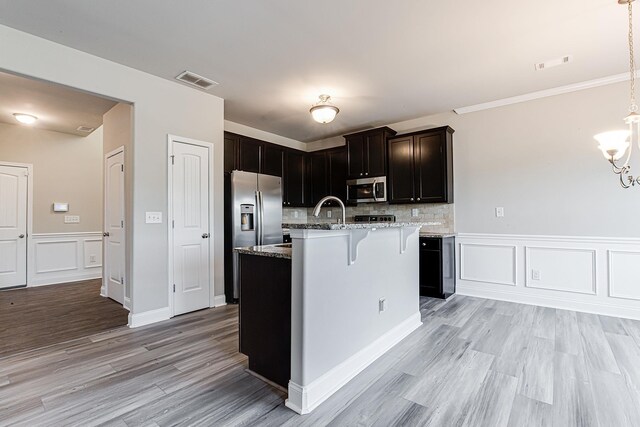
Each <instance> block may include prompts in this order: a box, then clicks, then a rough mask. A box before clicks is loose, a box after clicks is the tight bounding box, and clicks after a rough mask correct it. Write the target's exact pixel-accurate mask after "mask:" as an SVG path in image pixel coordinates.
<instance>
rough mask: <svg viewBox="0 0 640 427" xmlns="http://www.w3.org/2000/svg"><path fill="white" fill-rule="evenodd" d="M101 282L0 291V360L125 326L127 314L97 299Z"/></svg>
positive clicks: (116, 305) (108, 300) (103, 300)
mask: <svg viewBox="0 0 640 427" xmlns="http://www.w3.org/2000/svg"><path fill="white" fill-rule="evenodd" d="M101 283H102V280H101V279H93V280H83V281H81V282H74V283H64V284H58V285H49V286H37V287H32V288H22V289H11V290H3V291H0V357H3V356H7V355H10V354H15V353H18V352H21V351H25V350H30V349H34V348H40V347H45V346H48V345H51V344H56V343H60V342H65V341H69V340H72V339H75V338H80V337H86V336H88V335H92V334H95V333H97V332H103V331H108V330H110V329H113V328H116V327H119V326H123V325H126V324H127V321H128V316H129V312H128V311H127V310H125V309H124V308H122V305H120V304H118V303H117V302H115V301H112V300H110V299H109V298H104V297H101V296H100V286H101ZM0 384H2V382H1V381H0Z"/></svg>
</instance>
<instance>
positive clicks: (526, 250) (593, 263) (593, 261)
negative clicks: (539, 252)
mask: <svg viewBox="0 0 640 427" xmlns="http://www.w3.org/2000/svg"><path fill="white" fill-rule="evenodd" d="M532 249H546V250H550V251H574V252H589V253H591V277H592V279H591V291H589V292H585V291H576V290H574V289H569V288H560V287H555V288H552V287H549V286H540V285H538V284H536V283H534V282H533V280H532V279H531V277H530V276H529V267H530V266H531V260H530V257H531V250H532ZM524 272H525V274H524V286H525V287H527V288H532V289H546V290H549V291H562V292H571V293H574V294H584V295H596V294H597V285H596V278H597V277H598V269H597V267H596V250H595V249H591V248H567V247H558V246H552V247H550V246H528V245H525V247H524Z"/></svg>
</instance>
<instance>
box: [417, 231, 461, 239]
mask: <svg viewBox="0 0 640 427" xmlns="http://www.w3.org/2000/svg"><path fill="white" fill-rule="evenodd" d="M455 236H456V233H441V232H438V231H421V232H420V237H435V238H437V237H440V238H445V237H455Z"/></svg>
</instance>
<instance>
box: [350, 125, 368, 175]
mask: <svg viewBox="0 0 640 427" xmlns="http://www.w3.org/2000/svg"><path fill="white" fill-rule="evenodd" d="M365 145H366V141H365V138H364V136H363V135H353V136H350V137H349V138H347V174H348V175H349V178H362V177H363V176H364V170H365V159H364V152H365Z"/></svg>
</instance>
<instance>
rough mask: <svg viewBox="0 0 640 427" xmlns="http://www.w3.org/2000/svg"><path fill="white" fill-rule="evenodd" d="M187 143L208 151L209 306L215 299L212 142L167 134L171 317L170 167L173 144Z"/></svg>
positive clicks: (171, 299)
mask: <svg viewBox="0 0 640 427" xmlns="http://www.w3.org/2000/svg"><path fill="white" fill-rule="evenodd" d="M174 143H179V144H189V145H195V146H198V147H204V148H206V149H207V150H208V152H209V230H210V233H209V234H210V235H211V237H210V238H209V239H207V240H208V244H209V307H210V308H211V307H214V299H215V279H214V278H215V275H214V273H215V252H214V245H213V242H214V239H217V238H218V236H217V233H216V232H215V231H214V229H213V224H214V223H215V222H214V219H215V215H214V210H213V207H214V200H213V188H214V176H215V173H214V172H215V170H214V162H213V149H214V146H213V143H211V142H206V141H199V140H197V139H192V138H184V137H181V136H177V135H171V134H167V236H168V242H169V244H168V249H167V259H168V260H169V262H168V263H167V268H168V278H167V292H168V298H169V314H170V315H171V317H173V316H175V312H174V298H175V295H174V292H173V270H174V259H173V240H174V239H173V227H172V223H173V220H174V217H173V209H172V207H173V168H172V160H173V144H174Z"/></svg>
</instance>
